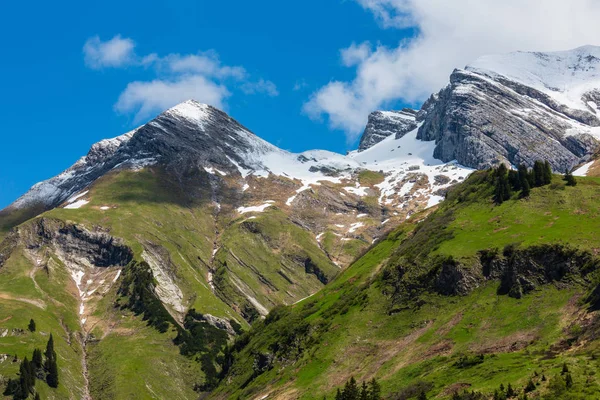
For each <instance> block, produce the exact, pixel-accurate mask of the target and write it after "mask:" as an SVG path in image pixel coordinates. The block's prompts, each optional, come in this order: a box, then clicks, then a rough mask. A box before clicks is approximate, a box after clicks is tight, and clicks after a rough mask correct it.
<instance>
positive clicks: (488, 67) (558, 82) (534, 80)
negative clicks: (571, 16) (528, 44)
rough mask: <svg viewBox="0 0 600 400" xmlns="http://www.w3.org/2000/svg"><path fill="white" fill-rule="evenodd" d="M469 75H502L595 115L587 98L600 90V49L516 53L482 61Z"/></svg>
mask: <svg viewBox="0 0 600 400" xmlns="http://www.w3.org/2000/svg"><path fill="white" fill-rule="evenodd" d="M466 70H467V71H471V72H476V73H479V74H482V75H487V76H489V77H491V78H496V77H498V76H499V75H500V76H504V77H506V78H508V79H510V80H513V81H517V82H519V83H522V84H524V85H527V86H530V87H532V88H534V89H537V90H539V91H540V92H542V93H545V94H547V95H548V96H550V97H551V98H552V99H554V100H555V101H557V102H559V103H562V104H564V105H566V106H568V107H571V108H575V109H580V110H586V111H591V110H590V107H591V108H592V110H593V111H594V112H595V110H596V105H595V104H594V105H591V104H589V103H588V101H586V100H585V99H584V98H583V97H584V95H585V94H586V93H589V92H591V91H594V90H599V89H600V47H598V46H582V47H578V48H576V49H573V50H568V51H558V52H548V53H542V52H515V53H509V54H501V55H489V56H484V57H481V58H479V59H478V60H476V61H474V62H473V63H471V64H469V65H468V66H467V67H466Z"/></svg>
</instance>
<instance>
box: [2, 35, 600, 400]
mask: <svg viewBox="0 0 600 400" xmlns="http://www.w3.org/2000/svg"><path fill="white" fill-rule="evenodd" d="M597 52H598V51H597V48H594V47H584V48H580V49H576V50H573V51H569V52H562V53H544V54H542V53H516V54H510V55H504V56H493V57H484V58H482V59H480V60H478V61H476V62H475V63H473V64H471V65H470V66H468V67H467V68H465V69H463V70H457V71H455V72H454V73H453V74H452V76H451V81H450V84H449V85H448V86H447V87H446V88H444V89H443V90H442V91H440V92H439V93H438V94H436V95H433V96H432V97H431V98H430V99H429V100H428V101H427V102H425V104H424V105H423V107H422V108H421V109H420V110H419V111H416V110H410V109H404V110H401V111H377V112H374V113H373V114H371V116H370V117H369V122H368V124H367V126H366V128H365V132H364V134H363V137H362V139H361V143H360V145H359V148H358V149H357V150H356V151H352V152H350V153H348V154H347V155H341V154H336V153H332V152H328V151H322V150H310V151H305V152H302V153H298V154H295V153H291V152H288V151H285V150H282V149H279V148H278V147H276V146H274V145H272V144H270V143H268V142H266V141H264V140H262V139H261V138H259V137H258V136H256V135H255V134H254V133H252V132H250V131H249V130H248V129H247V128H245V127H244V126H242V125H241V124H240V123H238V122H237V121H235V120H234V119H232V118H231V117H230V116H228V115H227V114H226V113H224V112H222V111H220V110H218V109H216V108H214V107H211V106H209V105H205V104H200V103H198V102H195V101H193V100H190V101H187V102H184V103H181V104H179V105H177V106H175V107H173V108H171V109H169V110H166V111H165V112H163V113H162V114H160V115H159V116H157V117H156V118H154V119H153V120H151V121H149V122H148V123H146V124H144V125H142V126H140V127H138V128H136V129H134V130H133V131H131V132H128V133H125V134H124V135H121V136H118V137H116V138H114V139H107V140H103V141H101V142H98V143H97V144H94V145H93V146H92V148H91V149H90V150H89V152H88V154H87V155H85V156H84V157H82V158H81V159H80V160H79V161H77V162H76V163H75V164H74V165H73V166H72V167H70V168H69V169H67V170H66V171H64V172H63V173H61V174H59V175H58V176H56V177H54V178H51V179H49V180H47V181H44V182H41V183H39V184H36V185H35V186H33V187H32V188H31V190H29V191H28V192H27V193H25V194H24V195H23V196H22V197H20V198H19V199H17V200H16V201H15V202H14V203H13V204H11V205H10V206H9V207H7V208H6V209H4V210H2V211H0V299H2V301H1V302H0V348H2V349H4V348H5V349H6V350H0V352H2V354H0V375H2V376H3V377H8V378H12V379H16V377H17V373H18V372H19V362H22V361H23V360H24V358H25V357H30V356H31V353H32V351H33V349H34V348H44V347H45V346H46V342H47V340H48V337H49V334H50V333H52V334H53V338H54V340H55V348H56V352H57V356H58V357H57V359H58V360H59V361H58V363H59V368H60V385H59V387H58V388H57V389H51V388H49V387H48V386H47V385H44V384H43V382H41V383H40V382H38V385H37V386H36V388H37V389H36V390H39V391H40V394H41V396H42V397H43V398H84V399H88V398H93V399H104V398H106V399H113V398H181V399H188V398H197V397H198V396H199V394H198V393H202V395H201V396H204V397H212V398H219V399H221V398H222V399H225V398H251V399H255V398H256V399H265V398H267V397H269V398H306V399H312V398H319V399H321V398H322V397H323V395H327V396H328V397H329V398H331V395H332V394H333V393H334V392H335V389H336V388H337V387H339V386H341V385H343V384H344V382H345V381H347V380H348V379H349V378H350V377H351V376H353V375H355V376H356V377H357V378H359V379H361V380H362V379H370V378H373V377H376V378H377V379H379V380H380V381H381V383H382V388H383V391H384V394H386V396H387V395H389V396H390V397H392V396H396V398H410V397H411V396H413V395H410V393H413V394H414V393H416V395H419V393H418V391H419V390H422V391H423V390H425V389H427V390H426V391H427V392H428V393H429V392H430V393H432V394H434V395H436V396H439V397H440V398H447V397H449V396H451V395H452V394H453V392H454V391H456V389H457V388H460V389H462V388H465V387H472V388H473V389H476V390H482V391H484V392H486V393H488V394H489V393H490V391H491V389H492V388H493V386H498V385H499V384H500V383H504V384H507V383H509V382H512V383H514V384H515V385H522V384H523V380H524V379H526V377H528V376H529V375H531V374H532V373H533V372H532V370H534V369H539V371H540V372H544V373H547V374H548V376H549V377H550V376H553V378H552V381H551V382H552V383H553V385H554V386H552V387H550V385H549V384H548V383H542V381H541V378H540V379H538V378H535V379H536V383H539V386H540V387H541V389H540V392H542V393H546V391H548V393H550V391H551V390H554V389H552V388H554V387H558V386H560V382H559V384H554V382H555V380H554V375H555V372H557V369H559V368H560V363H561V362H563V361H564V362H568V363H569V365H571V367H572V368H573V371H574V372H577V373H580V374H581V375H582V376H583V374H586V376H588V378H586V379H587V381H586V382H589V385H588V386H586V388H587V389H585V390H588V392H589V393H592V394H593V395H594V396H595V394H596V386H597V384H596V380H595V378H593V376H594V375H593V374H591V372H594V370H587V371H586V370H585V368H584V367H582V366H581V365H582V364H583V363H584V360H585V359H584V358H582V357H593V356H594V346H595V343H596V339H595V336H594V329H595V327H596V326H597V324H596V322H595V319H596V314H595V311H594V309H595V307H597V303H598V300H597V292H598V289H596V285H597V283H598V282H597V280H596V275H597V273H596V270H597V265H598V264H597V263H598V262H597V249H598V248H599V246H598V243H597V239H596V236H597V235H596V232H595V230H594V229H595V226H596V225H597V224H596V221H595V219H596V216H597V214H598V212H597V211H598V210H597V208H598V204H597V199H596V197H597V193H596V192H597V186H598V184H599V182H598V180H597V179H596V178H593V176H595V174H597V171H598V161H597V160H598V159H599V157H598V153H597V151H598V142H597V140H598V139H597V138H596V126H597V125H599V124H600V123H599V122H598V119H597V116H596V108H595V104H596V103H595V98H596V94H595V93H596V89H595V88H596V87H597V86H598V85H597V81H596V62H597V61H596V60H597V59H596V56H595V55H594V54H596V53H597ZM537 159H545V160H548V161H549V162H550V163H551V164H552V167H553V168H554V169H555V170H556V171H561V172H562V171H563V170H564V169H565V168H569V169H570V168H572V167H574V166H578V168H577V170H576V171H575V175H577V176H586V175H587V176H588V177H585V178H578V179H579V184H578V185H577V186H576V187H570V186H569V187H566V186H565V184H564V183H563V182H562V181H561V180H560V177H558V176H555V177H554V180H553V182H552V184H551V185H547V186H544V187H535V188H533V189H532V192H531V196H529V197H526V198H523V199H521V198H519V196H518V195H517V194H514V195H513V196H512V198H511V199H509V200H508V201H506V202H505V203H503V204H502V205H494V203H493V202H492V197H493V193H494V182H496V181H498V180H497V179H496V176H495V175H493V174H494V172H489V171H476V169H487V168H488V167H490V166H492V165H496V164H497V163H499V162H503V161H504V162H506V161H508V162H509V163H511V164H513V165H516V164H520V163H525V164H527V165H531V164H532V163H533V162H534V161H535V160H537ZM434 206H437V207H434ZM594 293H596V294H594ZM30 319H34V320H35V322H36V326H37V329H36V330H35V331H33V332H31V331H29V330H27V326H28V324H29V321H30ZM521 324H524V326H525V328H523V327H522V326H521ZM480 354H483V357H481V356H480ZM13 360H15V361H13ZM586 361H587V360H586ZM480 364H481V365H483V366H482V367H478V368H472V369H470V367H472V366H473V365H480ZM511 368H512V369H511ZM507 371H508V372H507ZM40 374H42V372H41V371H40ZM492 375H493V376H496V378H493V379H491V378H490V376H492ZM532 379H534V378H533V377H532ZM556 379H557V380H556V381H557V382H558V378H556ZM561 379H564V377H563V378H561ZM578 379H579V378H577V377H576V382H577V384H578V385H579V383H580V381H579V380H578ZM582 380H583V379H582ZM38 381H39V380H38ZM5 382H6V380H5ZM544 382H546V381H544ZM417 384H418V385H417ZM411 385H412V386H411ZM414 385H417V386H414ZM557 385H558V386H557ZM563 386H564V385H563ZM419 388H420V389H419ZM579 389H581V390H580V392H583V391H584V388H582V387H580V386H577V390H579ZM403 391H405V392H403ZM552 393H554V392H552ZM265 396H267V397H265ZM402 396H404V397H402ZM413 397H414V396H413ZM392 398H393V397H392Z"/></svg>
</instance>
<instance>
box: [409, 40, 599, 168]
mask: <svg viewBox="0 0 600 400" xmlns="http://www.w3.org/2000/svg"><path fill="white" fill-rule="evenodd" d="M599 94H600V48H599V47H594V46H585V47H580V48H577V49H574V50H571V51H564V52H555V53H526V52H518V53H511V54H507V55H498V56H486V57H482V58H480V59H479V60H477V61H475V62H474V63H472V64H470V65H469V66H467V67H466V68H465V69H462V70H455V71H454V72H453V73H452V75H451V76H450V84H449V85H448V86H447V87H445V88H444V89H442V90H441V91H440V92H439V93H437V94H436V95H433V96H432V97H431V98H430V99H429V100H428V101H427V102H425V104H424V105H423V108H422V109H421V112H425V113H426V117H425V119H424V122H423V124H422V126H421V127H420V128H419V134H418V138H419V139H421V140H434V141H435V142H436V147H435V152H434V156H435V157H436V158H439V159H441V160H446V161H450V160H457V161H458V162H459V163H460V164H462V165H465V166H469V167H472V168H477V169H482V168H487V167H489V166H491V165H495V164H497V163H499V162H509V163H510V164H513V165H517V164H521V163H524V164H527V165H529V166H531V165H532V163H533V161H534V160H536V159H544V160H548V161H550V163H551V164H552V167H553V168H554V170H555V171H561V172H563V171H564V170H565V169H567V168H569V169H570V168H573V167H574V166H576V165H578V164H580V163H582V162H584V161H586V160H588V159H589V158H590V156H591V155H592V154H593V153H594V152H595V151H596V149H597V148H598V144H599V142H598V140H599V139H600V131H598V127H599V126H600V119H599V115H598V104H600V103H598V101H600V97H599Z"/></svg>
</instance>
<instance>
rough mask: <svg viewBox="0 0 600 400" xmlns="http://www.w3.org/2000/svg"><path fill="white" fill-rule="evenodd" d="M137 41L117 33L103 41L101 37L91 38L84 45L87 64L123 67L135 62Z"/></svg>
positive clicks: (102, 66)
mask: <svg viewBox="0 0 600 400" xmlns="http://www.w3.org/2000/svg"><path fill="white" fill-rule="evenodd" d="M134 47H135V43H134V42H133V40H131V39H128V38H122V37H121V35H116V36H115V37H113V38H112V39H110V40H108V41H106V42H103V41H102V40H100V37H98V36H94V37H91V38H89V39H88V40H87V41H86V42H85V45H84V46H83V54H84V61H85V64H86V65H87V66H88V67H90V68H93V69H100V68H104V67H122V66H125V65H128V64H130V63H132V62H135V58H136V57H135V52H134Z"/></svg>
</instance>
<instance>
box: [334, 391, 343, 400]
mask: <svg viewBox="0 0 600 400" xmlns="http://www.w3.org/2000/svg"><path fill="white" fill-rule="evenodd" d="M335 400H343V396H342V392H341V391H340V388H338V390H337V392H336V394H335Z"/></svg>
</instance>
